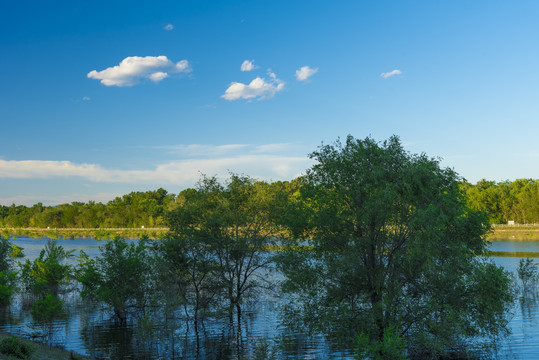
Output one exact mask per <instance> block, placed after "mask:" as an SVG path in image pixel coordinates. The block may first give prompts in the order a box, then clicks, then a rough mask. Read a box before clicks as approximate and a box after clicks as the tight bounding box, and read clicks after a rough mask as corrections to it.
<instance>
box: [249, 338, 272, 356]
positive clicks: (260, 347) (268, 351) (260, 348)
mask: <svg viewBox="0 0 539 360" xmlns="http://www.w3.org/2000/svg"><path fill="white" fill-rule="evenodd" d="M252 359H253V360H276V359H277V350H276V347H275V345H274V346H271V345H270V344H269V343H268V342H267V340H266V339H260V340H259V341H258V342H257V344H256V346H255V353H254V357H253V358H252Z"/></svg>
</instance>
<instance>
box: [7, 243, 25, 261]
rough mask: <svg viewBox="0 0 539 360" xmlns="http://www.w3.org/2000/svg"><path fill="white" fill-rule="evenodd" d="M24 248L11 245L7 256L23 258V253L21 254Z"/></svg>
mask: <svg viewBox="0 0 539 360" xmlns="http://www.w3.org/2000/svg"><path fill="white" fill-rule="evenodd" d="M23 250H24V248H22V247H20V246H17V245H15V244H11V250H10V251H9V256H11V257H12V258H22V257H24V253H23V252H22V251H23Z"/></svg>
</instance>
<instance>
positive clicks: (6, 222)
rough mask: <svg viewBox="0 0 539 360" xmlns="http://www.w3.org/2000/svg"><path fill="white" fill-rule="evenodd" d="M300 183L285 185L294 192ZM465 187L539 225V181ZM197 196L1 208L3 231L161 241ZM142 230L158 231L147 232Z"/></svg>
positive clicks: (520, 220)
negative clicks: (171, 219)
mask: <svg viewBox="0 0 539 360" xmlns="http://www.w3.org/2000/svg"><path fill="white" fill-rule="evenodd" d="M297 181H298V180H297V179H296V180H292V181H285V182H282V183H280V182H279V183H280V184H281V185H283V186H294V183H295V182H297ZM459 187H460V190H461V191H462V193H463V194H464V196H465V198H466V202H467V204H468V206H469V207H470V208H471V209H473V210H480V211H483V212H485V213H486V214H487V217H488V220H489V222H490V223H491V224H507V222H508V221H514V222H515V224H538V225H539V180H534V179H517V180H515V181H513V182H509V181H504V182H499V183H496V182H494V181H487V180H481V181H479V182H477V183H476V184H475V185H473V184H470V183H468V182H466V181H463V180H460V179H459ZM278 188H279V187H278V186H277V187H270V191H273V190H275V191H277V190H278ZM194 191H195V189H192V188H191V189H186V190H183V191H182V192H181V193H179V194H177V195H175V194H173V193H168V192H167V191H166V190H165V189H158V190H155V191H146V192H132V193H130V194H127V195H123V196H121V197H117V198H115V199H113V200H111V201H109V202H108V203H106V204H103V203H99V202H97V203H96V202H93V201H89V202H87V203H83V202H72V203H70V204H61V205H57V206H44V205H43V204H41V203H37V204H35V205H33V206H30V207H27V206H24V205H15V204H12V205H11V206H4V205H0V228H4V229H5V230H4V231H5V233H4V236H8V235H9V234H10V231H11V228H14V230H13V232H14V233H12V235H25V236H43V235H45V236H47V237H52V238H54V237H56V238H57V237H64V238H70V237H93V238H103V239H110V238H112V237H114V236H115V235H118V236H122V237H125V238H140V237H141V236H144V235H147V236H149V237H150V238H158V237H160V236H163V235H164V233H165V232H166V231H167V229H163V228H165V227H166V226H167V221H166V219H165V217H166V214H167V212H169V211H172V210H174V209H175V208H177V207H178V206H179V205H181V203H182V201H183V200H184V199H185V198H186V197H188V196H189V194H190V193H193V192H194ZM142 227H145V228H152V229H151V230H145V229H142ZM111 228H124V229H123V230H110V229H111ZM127 228H130V229H127ZM137 228H138V229H137ZM62 229H66V230H62ZM105 229H109V230H105ZM495 230H496V231H497V230H498V229H495Z"/></svg>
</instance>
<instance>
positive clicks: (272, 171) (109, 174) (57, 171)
mask: <svg viewBox="0 0 539 360" xmlns="http://www.w3.org/2000/svg"><path fill="white" fill-rule="evenodd" d="M311 162H312V161H311V160H309V159H308V158H307V157H294V156H282V155H270V154H260V155H256V154H247V155H237V156H229V157H221V158H213V159H186V160H180V161H170V162H168V163H163V164H159V165H157V166H156V167H154V168H153V169H142V170H141V169H136V170H124V169H108V168H103V167H102V166H100V165H97V164H77V163H73V162H71V161H42V160H23V161H6V160H0V179H52V178H70V177H80V178H84V179H86V180H89V181H92V182H99V183H126V184H159V185H165V184H174V185H179V186H181V187H187V186H192V185H193V184H194V183H195V182H196V181H197V180H198V178H199V177H200V173H204V174H208V175H217V176H223V177H226V176H227V174H228V173H229V172H230V171H232V172H236V173H245V174H249V175H251V176H253V177H255V178H260V179H274V180H276V179H285V180H289V179H292V178H294V177H296V176H298V175H299V174H301V173H302V172H303V171H304V170H305V169H307V167H308V166H309V165H310V164H311Z"/></svg>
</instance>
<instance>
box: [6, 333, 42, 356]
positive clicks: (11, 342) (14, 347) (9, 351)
mask: <svg viewBox="0 0 539 360" xmlns="http://www.w3.org/2000/svg"><path fill="white" fill-rule="evenodd" d="M34 351H35V349H34V347H33V346H32V345H30V344H27V343H25V342H23V341H22V340H20V339H19V338H17V337H16V336H15V335H12V336H10V337H6V338H4V339H2V341H0V353H2V354H4V355H10V356H13V357H16V358H17V359H29V358H30V355H32V353H33V352H34Z"/></svg>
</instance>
